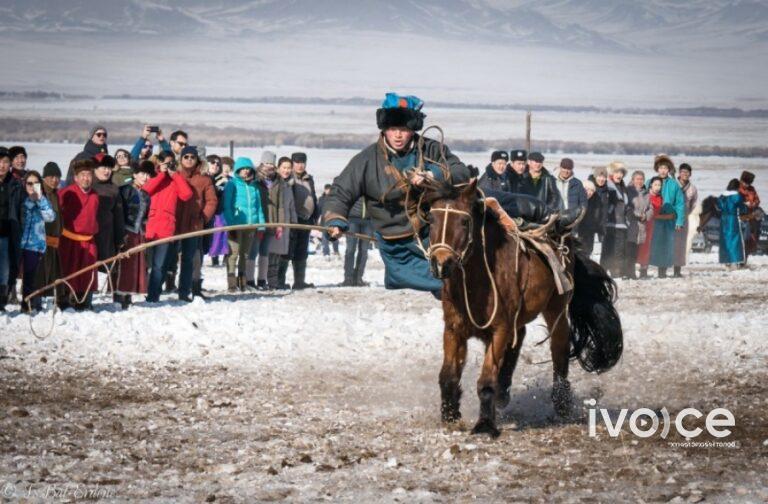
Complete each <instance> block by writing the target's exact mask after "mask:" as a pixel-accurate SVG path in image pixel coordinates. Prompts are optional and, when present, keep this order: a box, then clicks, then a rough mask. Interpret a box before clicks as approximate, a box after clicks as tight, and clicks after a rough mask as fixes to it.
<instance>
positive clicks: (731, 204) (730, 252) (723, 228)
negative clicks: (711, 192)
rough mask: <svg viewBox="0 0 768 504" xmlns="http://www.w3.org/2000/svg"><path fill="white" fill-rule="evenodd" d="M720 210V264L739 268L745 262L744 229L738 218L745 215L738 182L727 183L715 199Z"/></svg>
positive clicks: (733, 180)
mask: <svg viewBox="0 0 768 504" xmlns="http://www.w3.org/2000/svg"><path fill="white" fill-rule="evenodd" d="M717 209H718V210H720V244H719V245H718V249H719V256H720V257H719V259H720V264H725V265H726V266H727V267H728V268H729V269H732V268H735V267H741V266H743V265H744V262H745V261H746V257H745V256H744V229H743V223H742V221H741V219H740V218H739V217H740V216H742V215H744V214H746V213H747V205H745V204H744V197H743V196H742V195H741V193H739V180H738V179H732V180H731V181H730V182H728V187H727V188H726V191H725V192H724V193H723V194H721V195H720V197H719V198H717Z"/></svg>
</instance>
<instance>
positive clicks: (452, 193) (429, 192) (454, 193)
mask: <svg viewBox="0 0 768 504" xmlns="http://www.w3.org/2000/svg"><path fill="white" fill-rule="evenodd" d="M422 187H423V189H424V202H425V203H427V204H428V205H431V204H432V203H434V202H435V201H438V200H441V199H457V198H458V197H459V195H460V194H461V188H459V187H457V186H455V185H453V184H451V183H450V182H447V181H445V180H435V179H430V178H427V179H425V180H424V182H423V183H422Z"/></svg>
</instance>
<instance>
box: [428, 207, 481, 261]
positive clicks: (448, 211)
mask: <svg viewBox="0 0 768 504" xmlns="http://www.w3.org/2000/svg"><path fill="white" fill-rule="evenodd" d="M435 212H442V213H443V214H444V215H443V225H442V229H441V230H440V241H439V242H436V243H430V245H429V248H428V249H427V250H425V251H424V255H425V256H426V258H427V259H431V258H432V254H433V253H434V252H435V251H437V250H441V249H444V250H447V251H448V252H450V253H451V254H452V255H453V256H454V257H456V258H457V259H458V260H459V263H460V264H462V265H463V264H464V258H465V257H466V256H467V252H469V248H470V247H471V246H472V237H473V235H474V233H473V231H474V228H473V226H474V219H472V214H471V213H469V212H466V211H464V210H459V209H457V208H451V204H450V203H448V204H447V205H446V206H445V208H431V209H430V210H429V213H430V214H432V213H435ZM451 215H460V216H462V217H466V218H467V220H468V221H469V234H468V238H467V243H466V244H464V247H463V248H462V249H461V251H458V250H456V249H454V248H453V247H452V246H450V245H449V244H448V242H447V241H446V240H445V235H446V232H447V231H448V218H449V217H450V216H451Z"/></svg>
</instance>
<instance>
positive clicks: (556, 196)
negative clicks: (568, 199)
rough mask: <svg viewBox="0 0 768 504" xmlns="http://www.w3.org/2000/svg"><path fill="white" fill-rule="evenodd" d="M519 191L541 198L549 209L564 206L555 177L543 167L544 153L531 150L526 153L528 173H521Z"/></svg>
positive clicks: (554, 209)
mask: <svg viewBox="0 0 768 504" xmlns="http://www.w3.org/2000/svg"><path fill="white" fill-rule="evenodd" d="M520 188H521V192H522V193H523V194H528V195H529V196H534V197H536V198H538V199H539V200H541V201H542V202H543V203H544V204H545V205H547V208H548V209H550V210H551V211H556V210H559V209H561V208H564V206H563V202H562V199H561V198H560V191H558V189H557V181H556V180H555V177H554V176H553V175H552V174H551V173H549V171H547V169H546V168H544V155H543V154H542V153H541V152H531V153H530V154H529V155H528V173H526V174H525V175H523V180H522V182H521V184H520Z"/></svg>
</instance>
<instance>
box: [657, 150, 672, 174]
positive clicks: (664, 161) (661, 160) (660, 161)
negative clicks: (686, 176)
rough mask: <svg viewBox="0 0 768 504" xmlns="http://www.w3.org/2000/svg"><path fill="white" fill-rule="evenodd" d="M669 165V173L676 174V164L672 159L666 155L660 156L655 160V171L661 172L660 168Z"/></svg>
mask: <svg viewBox="0 0 768 504" xmlns="http://www.w3.org/2000/svg"><path fill="white" fill-rule="evenodd" d="M661 165H667V166H668V167H669V173H675V163H673V162H672V158H670V157H669V156H667V155H666V154H659V155H658V156H656V158H655V159H654V160H653V171H655V172H657V171H659V166H661Z"/></svg>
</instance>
